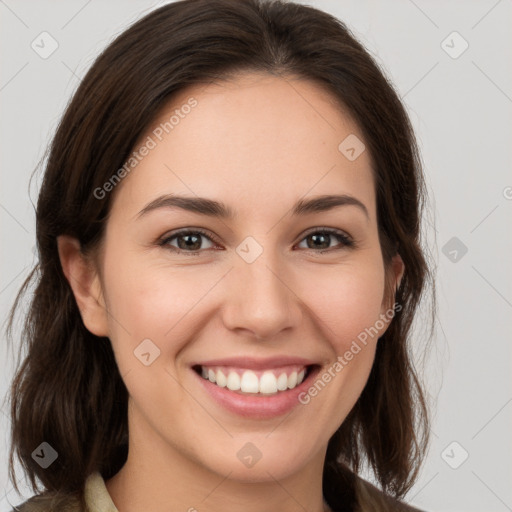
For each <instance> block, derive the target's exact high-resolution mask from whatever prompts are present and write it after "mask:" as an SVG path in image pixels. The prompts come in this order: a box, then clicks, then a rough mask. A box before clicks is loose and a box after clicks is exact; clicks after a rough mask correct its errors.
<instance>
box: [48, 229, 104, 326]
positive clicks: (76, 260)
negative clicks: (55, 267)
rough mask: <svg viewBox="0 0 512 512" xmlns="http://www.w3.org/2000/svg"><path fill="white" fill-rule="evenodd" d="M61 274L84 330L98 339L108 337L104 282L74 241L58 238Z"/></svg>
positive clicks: (62, 236)
mask: <svg viewBox="0 0 512 512" xmlns="http://www.w3.org/2000/svg"><path fill="white" fill-rule="evenodd" d="M57 247H58V251H59V258H60V262H61V266H62V271H63V272H64V275H65V276H66V279H67V281H68V283H69V285H70V287H71V290H72V291H73V295H74V297H75V300H76V303H77V305H78V309H79V310H80V314H81V316H82V320H83V322H84V325H85V327H86V328H87V330H89V331H90V332H91V333H92V334H95V335H96V336H108V322H107V311H106V307H105V303H104V300H103V292H102V288H101V281H100V279H99V275H98V272H97V270H96V269H95V268H94V265H93V264H92V262H91V261H89V260H88V259H87V258H86V257H85V256H84V255H83V253H82V251H81V248H80V242H79V241H78V240H77V239H76V238H73V237H70V236H67V235H61V236H59V237H57Z"/></svg>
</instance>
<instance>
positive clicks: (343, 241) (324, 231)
mask: <svg viewBox="0 0 512 512" xmlns="http://www.w3.org/2000/svg"><path fill="white" fill-rule="evenodd" d="M315 229H316V231H310V232H309V234H307V235H306V237H305V238H303V239H302V240H306V244H307V247H306V248H307V249H323V250H320V251H314V252H320V253H323V252H328V251H331V250H340V249H343V248H344V247H353V246H355V243H354V241H353V239H352V238H351V237H350V236H348V235H347V234H345V233H343V232H342V231H338V230H337V229H331V228H315ZM333 239H338V241H339V242H340V244H339V246H338V247H334V248H333V247H331V246H330V243H331V242H332V241H333ZM309 241H311V243H308V242H309Z"/></svg>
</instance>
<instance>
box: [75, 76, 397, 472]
mask: <svg viewBox="0 0 512 512" xmlns="http://www.w3.org/2000/svg"><path fill="white" fill-rule="evenodd" d="M191 98H193V100H191ZM184 105H193V107H191V108H186V107H183V106H184ZM176 109H178V111H179V113H177V114H176V116H175V118H174V119H173V121H171V123H172V129H169V125H167V131H168V132H169V133H166V130H165V129H164V130H162V124H161V123H165V122H169V119H170V118H171V116H172V115H173V114H174V113H175V110H176ZM177 119H178V121H176V120H177ZM159 127H160V129H159ZM157 134H158V135H157ZM348 136H351V137H352V146H353V145H354V142H353V141H354V140H356V142H357V139H354V138H353V137H354V136H356V137H357V138H358V139H359V141H362V140H363V137H362V134H361V132H360V130H359V129H358V126H357V125H356V124H355V123H354V122H353V121H352V120H351V119H350V118H349V117H348V116H347V115H345V114H344V113H343V111H342V110H341V109H340V108H337V107H336V106H335V104H334V101H333V98H332V97H330V96H329V94H328V93H327V92H326V91H324V90H323V89H321V88H320V87H319V86H318V85H316V84H314V83H312V82H309V81H305V80H298V79H291V78H289V79H286V80H285V79H283V78H276V77H270V76H266V75H256V74H250V75H243V76H239V77H238V78H237V79H233V80H231V81H229V82H223V83H220V84H215V85H213V84H210V85H208V86H204V85H203V86H194V87H192V88H189V89H187V90H186V91H183V92H182V93H180V95H179V96H176V97H175V98H173V101H172V104H169V105H168V108H166V109H165V111H162V113H161V115H160V116H159V118H158V119H157V120H155V122H154V124H153V125H152V127H151V129H150V130H149V131H148V132H147V133H146V134H144V136H143V137H141V139H140V144H139V145H137V147H136V148H134V149H135V150H136V149H137V148H138V147H140V145H141V144H146V146H147V147H148V148H149V146H152V147H150V148H149V150H148V151H144V150H143V151H141V153H147V154H146V155H145V156H143V157H142V158H141V160H140V162H139V163H138V164H137V165H136V167H135V168H134V169H133V170H131V171H130V172H129V173H127V175H126V176H125V177H124V178H123V180H122V182H121V183H120V184H118V185H117V187H116V188H115V190H114V192H112V193H114V197H113V203H112V208H111V215H110V217H109V220H108V223H107V226H106V232H105V238H104V243H103V245H102V247H101V252H100V253H99V255H98V259H97V275H96V276H95V277H94V279H92V280H91V281H90V282H88V283H87V284H86V286H90V289H92V290H93V292H91V295H94V296H95V297H96V299H98V300H97V302H96V300H95V301H94V303H95V304H100V306H101V307H98V308H97V309H96V310H95V307H96V306H94V305H92V303H87V302H86V299H84V301H83V302H81V305H82V307H81V311H82V317H83V319H84V322H85V324H86V326H87V327H88V328H89V329H90V330H91V331H93V332H94V333H95V334H98V335H105V336H108V337H109V338H110V340H111V343H112V347H113V350H114V353H115V357H116V361H117V364H118V366H119V370H120V374H121V375H122V377H123V380H124V382H125V384H126V387H127V389H128V392H129V396H130V398H129V428H130V443H131V444H130V450H135V451H136V452H137V453H138V454H139V456H140V457H141V458H144V457H146V459H147V460H148V461H157V460H158V459H159V458H161V459H162V460H163V459H164V455H163V454H165V458H166V460H171V459H173V460H174V459H177V458H180V459H181V460H182V461H186V463H187V464H192V465H195V466H197V467H200V468H202V469H203V470H207V471H211V472H215V473H218V474H220V475H227V474H228V473H230V478H233V479H238V480H252V481H254V480H265V479H269V478H270V477H269V473H270V474H271V475H273V477H275V478H277V479H279V478H284V477H285V476H287V475H290V474H291V473H292V472H294V471H297V470H298V469H299V468H302V467H306V466H307V465H308V464H313V463H315V462H319V461H323V458H324V456H325V450H326V447H327V443H328V441H329V438H330V437H331V436H332V434H333V433H334V432H335V431H336V429H337V428H338V427H339V426H340V425H341V423H342V422H343V420H344V419H345V417H346V416H347V414H348V413H349V411H350V410H351V408H352V407H353V406H354V404H355V402H356V400H357V398H358V397H359V395H360V393H361V392H362V390H363V388H364V385H365V383H366V381H367V378H368V375H369V372H370V369H371V366H372V363H373V360H374V355H375V348H376V344H377V340H378V337H379V336H380V335H382V334H383V332H384V330H385V329H386V328H387V326H388V324H389V319H388V318H389V316H386V315H387V313H389V307H390V304H389V303H388V302H385V301H384V291H385V266H384V263H383V258H382V252H381V247H380V245H379V237H378V226H377V219H376V197H375V190H374V181H373V177H372V168H371V165H372V162H371V159H370V155H369V154H368V151H363V152H362V153H361V154H360V155H359V156H358V157H357V158H356V159H354V158H347V155H349V156H352V157H353V155H352V153H351V152H350V150H348V153H347V150H346V147H345V146H343V145H342V146H343V147H345V149H344V150H343V147H342V150H341V151H340V149H339V146H340V143H341V142H342V141H344V140H345V139H346V138H347V137H348ZM148 137H150V139H151V140H152V142H150V141H149V139H148ZM160 139H161V140H160ZM350 140H351V139H349V141H350ZM360 143H361V142H357V144H360ZM354 147H355V149H356V154H357V151H358V149H359V148H360V147H361V146H354ZM171 194H172V195H173V196H183V197H184V198H188V199H193V200H195V201H197V200H198V198H207V199H208V200H210V201H216V202H218V203H221V204H222V205H223V206H224V207H225V209H226V210H227V212H226V213H231V214H232V216H230V215H227V214H226V215H223V216H221V215H212V213H215V212H216V213H218V212H217V208H213V207H210V208H206V213H205V212H204V211H203V212H202V213H201V212H199V211H197V208H196V211H192V210H189V209H187V208H182V207H180V205H181V206H186V203H185V201H181V202H179V201H176V199H175V200H174V203H172V202H171V201H169V200H167V202H166V201H165V200H160V201H155V200H157V199H158V198H161V197H162V196H170V195H171ZM327 195H336V196H345V198H344V199H343V198H342V200H337V201H331V203H330V206H331V207H330V208H326V207H325V202H324V203H323V204H324V207H320V206H319V207H318V208H316V209H315V208H303V209H302V210H301V209H298V208H296V204H297V203H298V202H302V204H306V203H308V202H310V201H312V200H315V199H317V198H319V197H320V196H327ZM167 199H169V197H167ZM335 203H336V204H335ZM148 205H150V206H149V207H148ZM203 207H204V204H203ZM203 210H204V208H203ZM296 210H297V211H296ZM395 263H396V262H395ZM393 268H398V270H396V271H395V274H394V276H393V277H394V278H396V279H398V278H399V277H400V276H399V274H400V273H401V269H400V267H397V266H396V265H395V267H393ZM383 316H386V318H387V319H388V320H383ZM368 332H371V333H372V334H371V335H369V334H368ZM363 333H366V336H365V335H364V334H363ZM363 339H365V342H363V341H362V340H363ZM356 347H359V350H358V349H357V348H356ZM350 354H351V355H350ZM203 375H204V376H203ZM283 375H284V376H283ZM205 377H206V378H205ZM210 379H211V380H215V381H216V382H211V381H210ZM297 382H299V384H298V385H297ZM240 385H241V386H242V389H239V390H236V388H237V387H239V386H240ZM229 388H232V389H229ZM258 458H259V460H257V459H258ZM255 460H256V462H255V463H254V461H255ZM155 463H156V462H155Z"/></svg>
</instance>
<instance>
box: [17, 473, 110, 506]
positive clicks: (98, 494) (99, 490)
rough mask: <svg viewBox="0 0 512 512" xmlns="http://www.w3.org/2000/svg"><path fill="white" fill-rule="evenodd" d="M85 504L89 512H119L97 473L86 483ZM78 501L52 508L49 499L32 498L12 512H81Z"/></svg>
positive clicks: (92, 474) (70, 501)
mask: <svg viewBox="0 0 512 512" xmlns="http://www.w3.org/2000/svg"><path fill="white" fill-rule="evenodd" d="M84 494H85V502H86V504H87V508H88V509H89V511H88V512H119V511H118V510H117V508H116V506H115V505H114V502H113V501H112V498H111V497H110V494H109V493H108V490H107V487H106V485H105V480H104V479H103V477H102V476H101V474H100V473H99V472H98V471H96V472H94V473H91V474H90V475H89V476H88V478H87V479H86V481H85V487H84ZM79 510H80V508H79V504H78V502H77V501H76V500H71V499H68V500H67V502H66V503H65V505H64V504H63V505H59V506H52V505H51V503H50V498H49V497H44V498H43V497H41V496H39V495H38V496H32V498H30V499H28V500H27V501H25V502H23V503H22V504H21V505H18V506H17V507H15V508H14V509H13V510H12V511H11V512H17V511H19V512H50V511H52V512H53V511H55V512H75V511H79Z"/></svg>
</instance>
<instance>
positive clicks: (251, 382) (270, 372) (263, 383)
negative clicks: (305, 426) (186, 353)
mask: <svg viewBox="0 0 512 512" xmlns="http://www.w3.org/2000/svg"><path fill="white" fill-rule="evenodd" d="M319 368H320V365H317V364H311V365H286V366H282V367H279V368H269V369H266V370H253V369H245V368H237V367H233V366H202V365H199V364H198V365H194V366H193V367H192V369H193V370H194V371H195V372H196V373H197V375H199V376H200V377H201V378H202V379H204V380H206V381H209V382H210V383H211V384H213V385H215V386H216V387H219V388H224V389H225V390H229V391H231V392H233V393H236V394H239V395H247V396H261V397H263V396H272V395H279V394H282V393H286V392H288V391H289V390H293V389H296V388H297V387H299V386H300V385H301V384H302V383H303V382H305V381H306V380H309V377H310V376H311V374H312V373H313V372H315V370H317V369H319Z"/></svg>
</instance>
